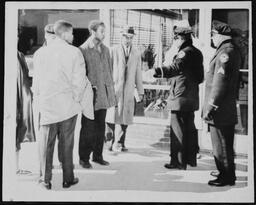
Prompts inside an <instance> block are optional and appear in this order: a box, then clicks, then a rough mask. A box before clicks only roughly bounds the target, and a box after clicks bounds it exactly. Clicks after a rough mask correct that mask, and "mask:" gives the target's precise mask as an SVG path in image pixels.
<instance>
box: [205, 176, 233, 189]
mask: <svg viewBox="0 0 256 205" xmlns="http://www.w3.org/2000/svg"><path fill="white" fill-rule="evenodd" d="M208 184H209V185H210V186H217V187H221V186H227V185H229V186H233V185H235V180H229V179H222V178H217V179H214V180H210V181H209V182H208Z"/></svg>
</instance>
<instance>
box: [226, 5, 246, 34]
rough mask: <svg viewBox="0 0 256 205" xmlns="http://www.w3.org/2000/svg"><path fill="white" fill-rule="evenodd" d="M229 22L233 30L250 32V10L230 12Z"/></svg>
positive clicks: (228, 14) (228, 15)
mask: <svg viewBox="0 0 256 205" xmlns="http://www.w3.org/2000/svg"><path fill="white" fill-rule="evenodd" d="M227 20H228V23H229V24H230V26H231V27H232V28H239V29H241V30H242V31H245V30H248V27H249V25H248V23H249V17H248V10H242V11H229V12H228V13H227Z"/></svg>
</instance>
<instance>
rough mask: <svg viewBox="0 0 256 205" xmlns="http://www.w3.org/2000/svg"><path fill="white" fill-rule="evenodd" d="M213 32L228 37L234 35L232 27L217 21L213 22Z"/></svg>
mask: <svg viewBox="0 0 256 205" xmlns="http://www.w3.org/2000/svg"><path fill="white" fill-rule="evenodd" d="M212 31H214V32H216V33H218V34H221V35H226V36H231V35H232V30H231V27H230V26H229V25H228V24H226V23H223V22H221V21H217V20H213V21H212Z"/></svg>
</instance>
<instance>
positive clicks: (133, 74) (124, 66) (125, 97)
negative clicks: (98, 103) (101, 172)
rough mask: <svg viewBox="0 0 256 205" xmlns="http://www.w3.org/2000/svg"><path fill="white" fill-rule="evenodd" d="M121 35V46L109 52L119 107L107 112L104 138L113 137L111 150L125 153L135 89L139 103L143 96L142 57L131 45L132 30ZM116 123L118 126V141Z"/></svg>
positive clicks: (128, 28)
mask: <svg viewBox="0 0 256 205" xmlns="http://www.w3.org/2000/svg"><path fill="white" fill-rule="evenodd" d="M121 35H122V36H121V43H120V44H119V45H118V46H116V47H114V48H113V49H112V59H113V79H114V83H115V85H114V86H115V95H116V97H117V102H118V105H117V106H116V107H112V108H109V109H108V111H107V117H106V122H107V135H111V136H112V137H111V138H112V144H111V146H110V148H109V150H110V151H112V150H113V149H114V151H116V150H120V149H121V151H127V150H128V149H127V148H126V146H125V138H126V131H127V127H128V125H130V124H132V123H133V115H134V92H135V86H136V90H137V92H138V95H139V99H138V101H142V99H143V94H144V89H143V84H142V73H141V72H142V71H141V69H142V68H141V54H140V52H139V50H138V49H137V48H136V47H135V46H133V44H132V41H133V37H134V35H135V32H134V29H133V27H129V26H127V25H126V26H124V27H123V28H122V31H121ZM116 124H118V125H120V129H119V133H118V136H117V140H116V139H115V138H116V137H115V127H116V126H115V125H116Z"/></svg>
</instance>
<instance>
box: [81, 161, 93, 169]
mask: <svg viewBox="0 0 256 205" xmlns="http://www.w3.org/2000/svg"><path fill="white" fill-rule="evenodd" d="M79 164H80V165H81V166H82V167H83V168H85V169H91V168H92V165H91V163H90V162H89V161H83V160H80V161H79Z"/></svg>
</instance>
